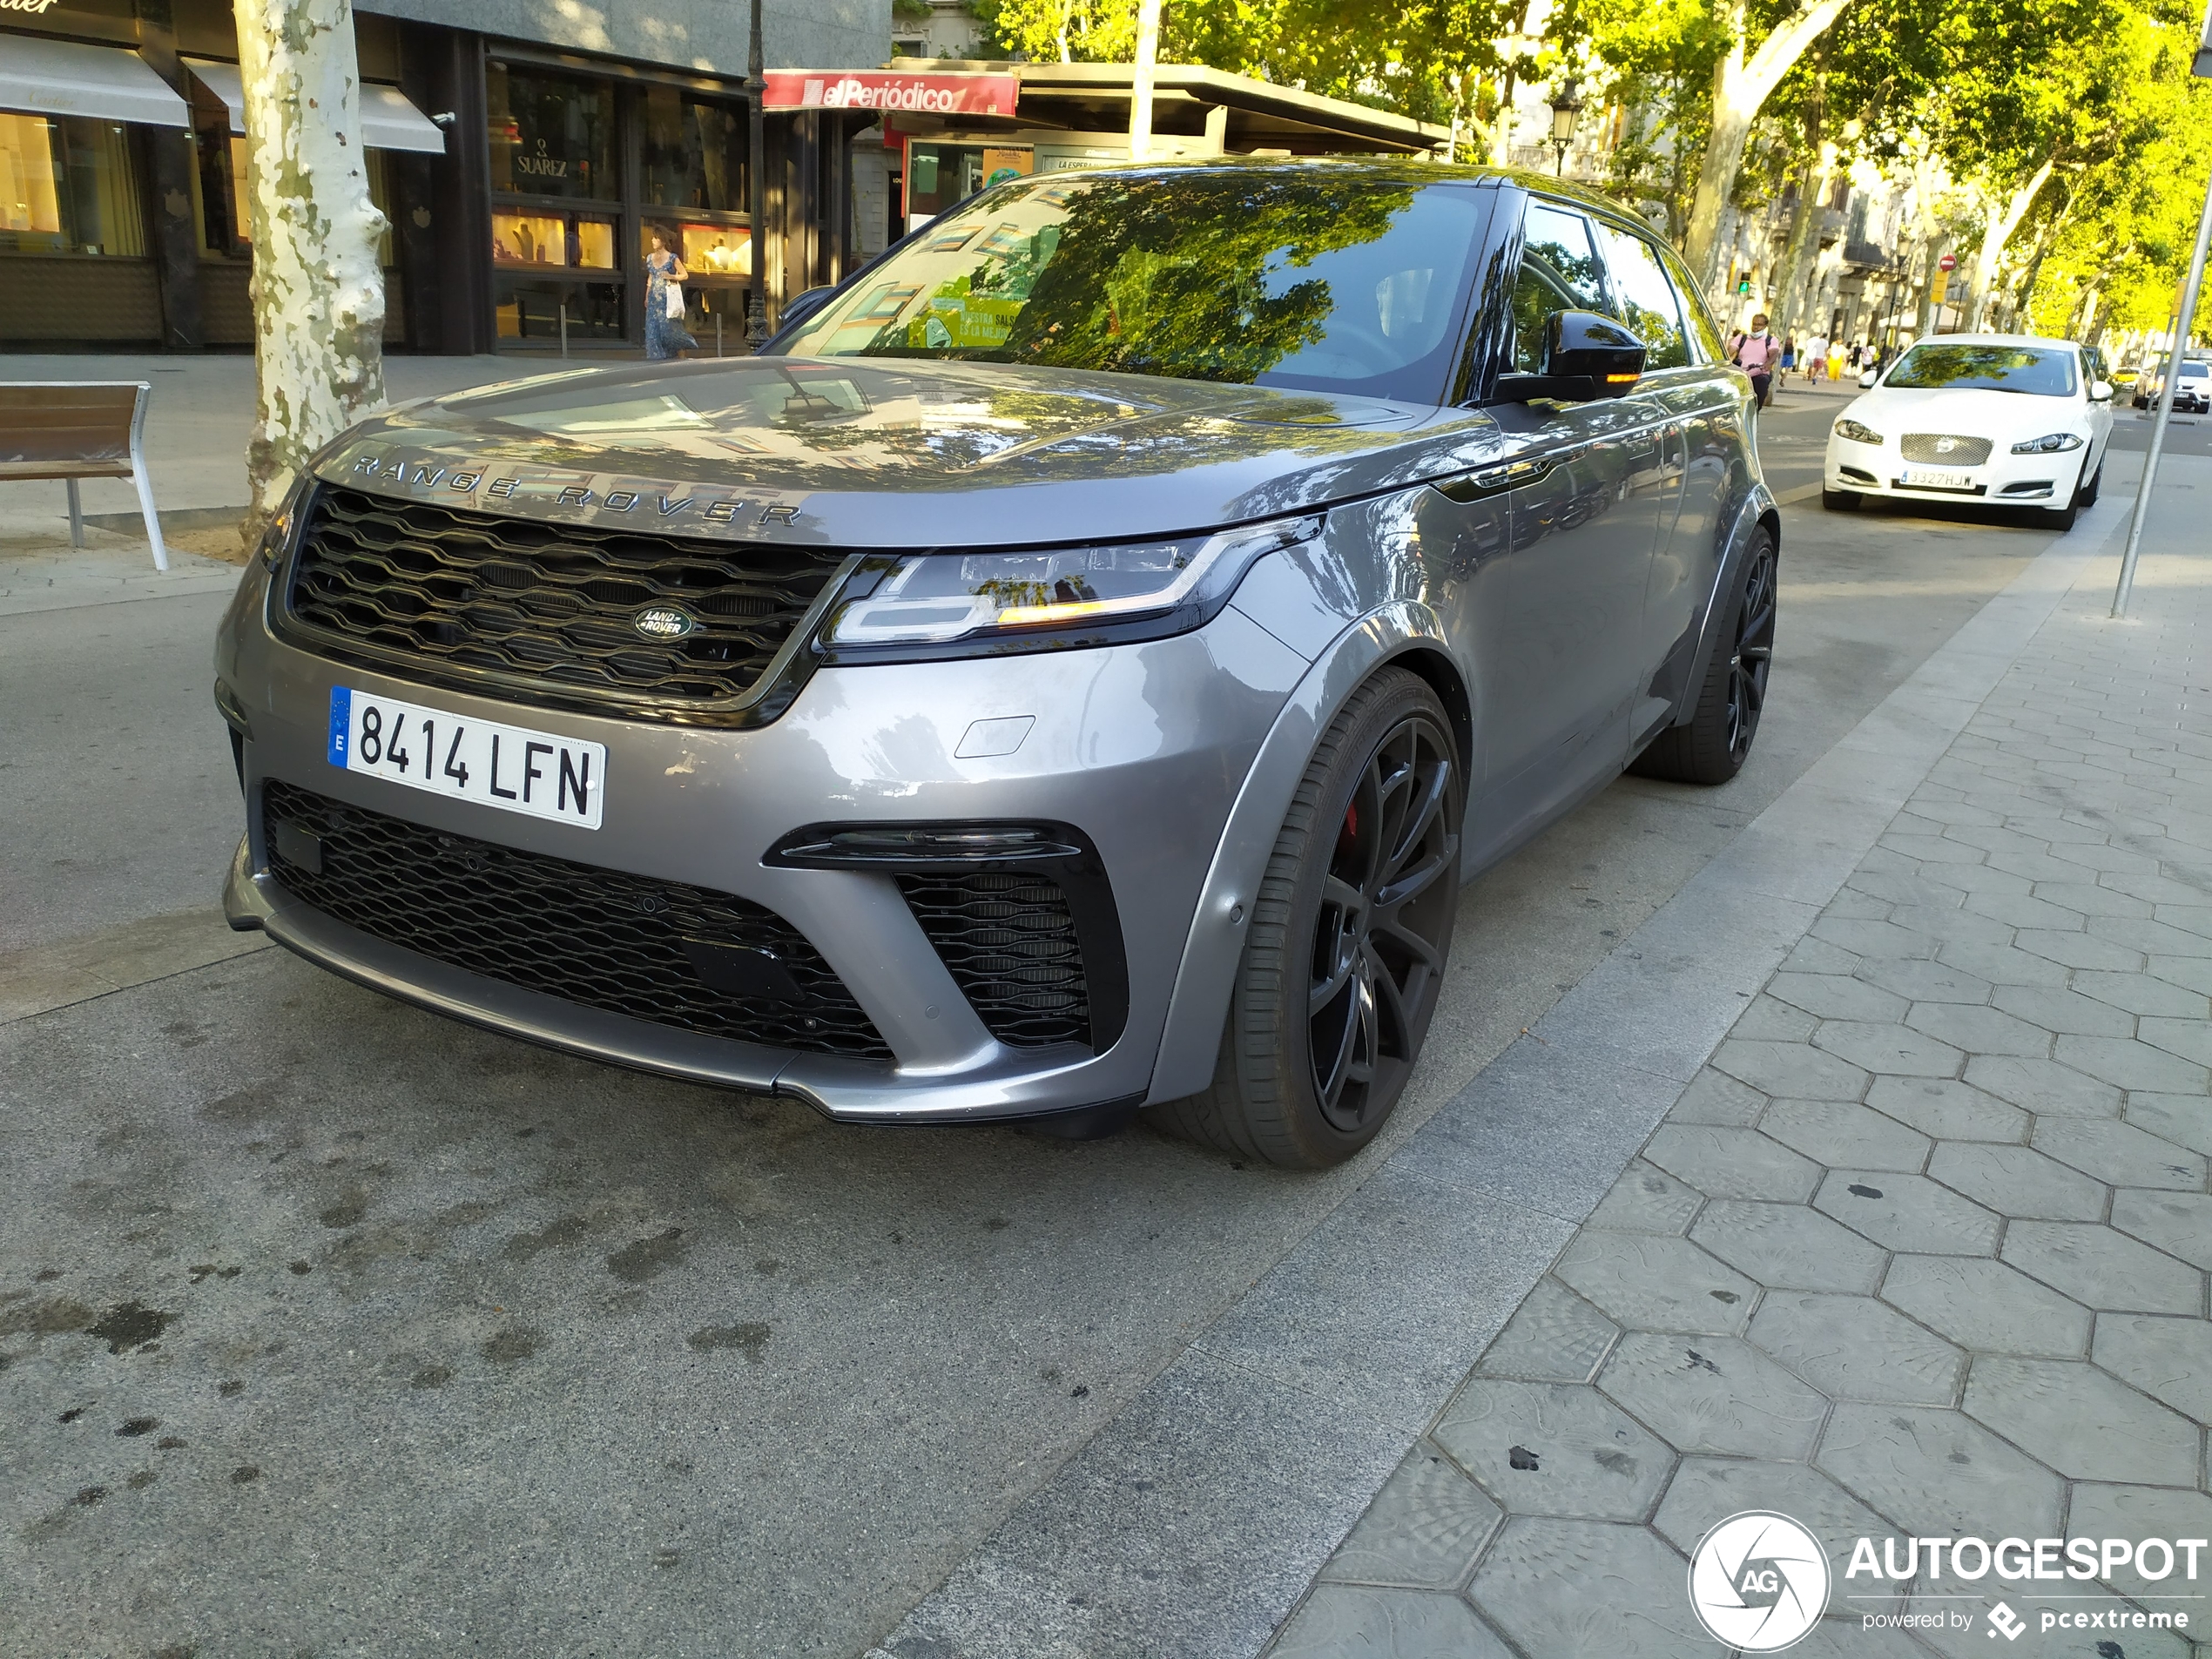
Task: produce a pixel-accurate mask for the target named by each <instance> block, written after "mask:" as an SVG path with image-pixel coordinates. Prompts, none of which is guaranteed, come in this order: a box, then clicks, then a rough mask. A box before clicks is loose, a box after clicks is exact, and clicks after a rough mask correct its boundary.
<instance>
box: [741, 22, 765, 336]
mask: <svg viewBox="0 0 2212 1659" xmlns="http://www.w3.org/2000/svg"><path fill="white" fill-rule="evenodd" d="M767 96H768V71H767V67H766V54H765V52H764V51H762V49H761V45H760V0H752V44H751V46H750V47H749V48H748V49H747V51H746V53H745V102H746V103H747V104H748V105H750V106H751V107H750V109H749V111H748V112H747V114H748V119H749V120H750V122H751V124H752V130H751V132H750V135H749V136H750V138H751V143H752V148H751V151H750V153H749V154H748V155H747V156H746V158H745V170H746V172H747V174H748V176H749V179H750V182H751V184H752V189H751V190H750V191H749V192H747V195H748V200H747V203H746V209H747V212H748V213H749V214H750V216H751V217H752V230H751V231H750V233H748V235H747V238H746V243H747V246H746V248H745V254H746V263H747V264H749V265H750V266H752V281H751V283H750V284H749V285H748V286H747V287H746V290H745V344H746V346H747V347H748V348H749V349H751V350H752V351H755V352H758V351H759V349H760V348H761V347H763V346H765V345H766V344H767V343H768V297H767V291H766V289H765V287H763V286H762V285H763V284H764V283H765V281H766V280H767V269H766V266H767V259H766V247H767V241H768V237H767V230H768V116H767V111H765V109H763V108H762V107H761V106H762V105H763V104H764V103H765V100H766V98H767Z"/></svg>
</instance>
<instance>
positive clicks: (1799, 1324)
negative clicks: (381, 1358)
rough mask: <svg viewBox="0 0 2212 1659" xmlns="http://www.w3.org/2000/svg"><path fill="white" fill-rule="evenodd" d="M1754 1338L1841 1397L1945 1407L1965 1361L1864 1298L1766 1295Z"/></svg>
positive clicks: (1890, 1310) (1907, 1321)
mask: <svg viewBox="0 0 2212 1659" xmlns="http://www.w3.org/2000/svg"><path fill="white" fill-rule="evenodd" d="M1750 1338H1751V1340H1752V1341H1753V1342H1756V1343H1757V1344H1758V1345H1759V1346H1760V1347H1762V1348H1764V1349H1765V1350H1766V1351H1767V1352H1769V1353H1770V1354H1772V1355H1773V1356H1774V1357H1775V1358H1776V1359H1779V1360H1781V1361H1782V1362H1783V1364H1784V1365H1786V1366H1789V1367H1790V1369H1791V1370H1792V1371H1794V1372H1797V1375H1799V1376H1800V1377H1803V1378H1804V1379H1805V1380H1806V1381H1808V1382H1810V1383H1811V1384H1812V1385H1813V1386H1814V1387H1816V1388H1818V1389H1819V1390H1820V1391H1821V1392H1822V1393H1825V1394H1828V1395H1830V1396H1831V1397H1833V1398H1835V1399H1883V1400H1894V1401H1897V1402H1898V1403H1900V1404H1912V1405H1923V1406H1948V1405H1949V1404H1950V1403H1951V1402H1952V1399H1954V1398H1955V1397H1956V1396H1957V1394H1958V1392H1959V1378H1960V1376H1961V1375H1963V1374H1964V1373H1965V1371H1966V1355H1965V1354H1963V1353H1961V1352H1959V1350H1958V1349H1956V1348H1954V1347H1952V1345H1950V1344H1949V1343H1947V1342H1946V1341H1944V1340H1942V1339H1940V1338H1939V1337H1934V1336H1931V1335H1930V1334H1929V1333H1928V1332H1925V1331H1924V1330H1922V1329H1921V1328H1920V1327H1919V1325H1915V1324H1913V1323H1912V1321H1911V1320H1910V1319H1908V1318H1905V1316H1904V1315H1903V1314H1901V1313H1898V1312H1897V1311H1896V1310H1895V1309H1893V1308H1890V1307H1886V1306H1885V1305H1883V1304H1881V1303H1879V1302H1878V1301H1876V1300H1874V1298H1871V1297H1867V1296H1822V1295H1818V1294H1816V1293H1812V1292H1808V1291H1771V1292H1770V1293H1769V1294H1768V1296H1767V1298H1766V1299H1765V1300H1764V1302H1762V1303H1761V1304H1760V1305H1759V1311H1758V1312H1757V1315H1756V1316H1754V1317H1753V1318H1752V1320H1751V1330H1750Z"/></svg>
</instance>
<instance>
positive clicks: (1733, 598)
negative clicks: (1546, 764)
mask: <svg viewBox="0 0 2212 1659" xmlns="http://www.w3.org/2000/svg"><path fill="white" fill-rule="evenodd" d="M1775 570H1776V558H1775V550H1774V538H1773V536H1770V535H1769V534H1768V533H1767V532H1766V531H1765V530H1764V529H1757V530H1754V531H1752V532H1751V545H1750V548H1749V549H1748V550H1746V551H1745V553H1744V556H1743V568H1742V570H1741V571H1740V572H1739V574H1738V575H1737V579H1736V583H1735V585H1734V588H1733V590H1731V591H1730V594H1729V595H1728V596H1727V604H1728V610H1727V612H1726V613H1725V615H1723V617H1722V620H1721V627H1722V633H1721V647H1722V648H1720V649H1716V650H1715V651H1714V652H1713V658H1712V661H1711V662H1710V663H1708V664H1706V665H1705V678H1704V681H1703V684H1702V685H1699V686H1698V688H1697V701H1696V705H1695V707H1694V708H1693V710H1692V711H1691V714H1690V717H1689V719H1688V720H1686V721H1684V722H1683V724H1682V725H1672V726H1669V727H1668V728H1667V729H1666V730H1665V731H1663V732H1661V733H1660V734H1659V735H1658V736H1657V737H1656V738H1653V739H1652V740H1651V742H1650V744H1649V745H1648V746H1647V747H1646V748H1645V750H1644V752H1642V754H1640V755H1638V756H1637V757H1636V758H1635V760H1634V761H1633V762H1631V763H1630V765H1629V771H1630V772H1635V773H1636V774H1637V775H1638V776H1639V777H1643V778H1661V779H1666V780H1667V781H1668V782H1669V783H1677V784H1724V783H1726V782H1727V781H1728V780H1729V779H1731V778H1733V777H1735V776H1736V774H1737V772H1741V771H1743V762H1744V761H1745V760H1746V759H1748V758H1749V757H1750V752H1751V743H1752V739H1753V738H1756V737H1757V736H1758V731H1759V716H1760V713H1761V712H1762V711H1763V710H1764V708H1765V705H1766V689H1767V676H1768V674H1769V672H1770V670H1771V669H1772V667H1773V664H1774V625H1775V611H1776V591H1775Z"/></svg>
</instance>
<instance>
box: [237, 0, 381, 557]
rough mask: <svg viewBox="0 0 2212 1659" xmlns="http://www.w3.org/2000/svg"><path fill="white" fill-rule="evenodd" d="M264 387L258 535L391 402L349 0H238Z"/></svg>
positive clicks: (257, 366) (251, 446)
mask: <svg viewBox="0 0 2212 1659" xmlns="http://www.w3.org/2000/svg"><path fill="white" fill-rule="evenodd" d="M237 20H238V45H239V76H240V78H241V79H242V81H243V83H244V85H245V89H246V141H247V145H248V150H249V155H250V165H249V166H248V169H247V181H246V184H247V223H248V226H249V229H250V232H251V234H252V237H253V342H254V343H253V365H254V378H255V383H256V388H257V401H256V405H255V410H254V422H253V437H252V440H251V441H250V442H249V443H248V445H247V448H246V475H247V478H248V480H249V482H251V484H252V486H253V506H252V509H251V511H250V512H249V513H248V515H247V517H246V536H247V539H248V542H249V543H251V542H252V541H253V539H255V538H257V537H258V536H259V535H260V530H261V527H262V526H263V525H264V524H266V523H267V521H268V519H269V517H270V516H272V515H273V513H274V512H275V510H276V509H277V505H278V503H279V502H280V501H281V500H282V499H283V496H284V492H285V491H286V490H287V489H289V488H290V487H291V484H292V481H293V478H294V477H295V476H296V475H298V474H299V473H300V470H301V469H303V468H304V467H305V466H306V464H307V457H308V456H309V455H312V454H314V451H315V450H317V449H318V448H321V447H322V445H324V444H325V443H327V442H329V441H330V440H331V439H333V438H334V437H336V436H337V435H339V434H340V433H341V432H342V431H344V430H345V429H346V428H347V427H348V426H350V425H352V424H353V423H354V421H356V420H358V419H360V418H361V416H362V415H366V414H368V412H369V411H371V410H372V409H374V408H379V407H380V406H381V404H382V403H383V401H384V346H383V337H384V273H383V270H382V267H381V266H380V265H379V263H378V260H377V244H378V241H379V240H380V239H381V237H382V236H383V234H384V231H385V219H384V216H383V214H381V213H380V212H377V210H376V207H375V205H374V203H373V202H371V201H370V200H369V196H368V168H367V165H365V161H364V158H363V152H362V149H361V74H360V70H359V68H358V66H357V64H356V63H355V61H354V17H353V7H352V4H351V3H350V0H237Z"/></svg>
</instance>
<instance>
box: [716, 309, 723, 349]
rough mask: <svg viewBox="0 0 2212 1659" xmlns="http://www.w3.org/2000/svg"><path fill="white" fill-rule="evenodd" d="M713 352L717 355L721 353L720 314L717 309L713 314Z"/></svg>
mask: <svg viewBox="0 0 2212 1659" xmlns="http://www.w3.org/2000/svg"><path fill="white" fill-rule="evenodd" d="M714 354H715V355H716V356H717V357H719V356H720V355H722V314H721V312H720V311H719V310H718V311H716V312H715V314H714Z"/></svg>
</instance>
